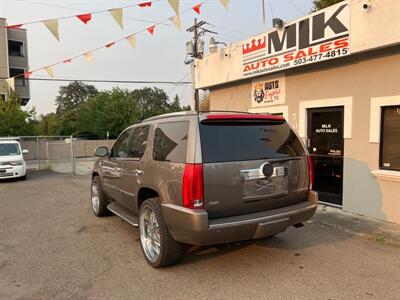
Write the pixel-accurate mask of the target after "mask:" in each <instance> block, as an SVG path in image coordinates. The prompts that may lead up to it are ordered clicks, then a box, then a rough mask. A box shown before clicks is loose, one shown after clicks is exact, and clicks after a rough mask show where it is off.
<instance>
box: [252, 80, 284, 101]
mask: <svg viewBox="0 0 400 300" xmlns="http://www.w3.org/2000/svg"><path fill="white" fill-rule="evenodd" d="M284 103H285V75H284V74H274V75H271V76H268V77H267V78H265V77H264V78H260V79H256V80H253V82H252V85H251V106H252V107H262V106H270V105H277V104H284Z"/></svg>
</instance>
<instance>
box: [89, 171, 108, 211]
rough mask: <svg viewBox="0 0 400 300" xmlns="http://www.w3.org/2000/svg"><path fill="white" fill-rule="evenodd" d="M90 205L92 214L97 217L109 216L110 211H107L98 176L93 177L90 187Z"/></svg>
mask: <svg viewBox="0 0 400 300" xmlns="http://www.w3.org/2000/svg"><path fill="white" fill-rule="evenodd" d="M90 190H91V194H90V197H91V204H92V210H93V213H94V214H95V215H96V216H97V217H103V216H108V215H110V211H109V210H108V209H107V205H108V199H107V197H106V195H104V192H103V189H102V188H101V184H100V178H99V176H94V177H93V179H92V185H91V189H90Z"/></svg>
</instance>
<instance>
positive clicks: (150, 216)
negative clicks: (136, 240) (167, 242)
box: [139, 206, 161, 262]
mask: <svg viewBox="0 0 400 300" xmlns="http://www.w3.org/2000/svg"><path fill="white" fill-rule="evenodd" d="M139 228H140V242H141V244H142V247H143V251H144V253H145V255H146V256H147V258H148V259H149V260H150V261H151V262H155V261H156V260H157V258H158V256H159V255H160V247H161V242H160V240H161V239H160V228H159V225H158V221H157V217H156V215H155V213H154V211H153V209H151V207H149V206H145V207H143V208H142V210H141V213H140V218H139Z"/></svg>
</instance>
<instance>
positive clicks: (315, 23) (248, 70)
mask: <svg viewBox="0 0 400 300" xmlns="http://www.w3.org/2000/svg"><path fill="white" fill-rule="evenodd" d="M349 33H350V7H349V5H348V4H347V3H344V4H343V2H342V3H340V4H337V5H334V6H331V7H329V8H327V9H324V10H322V11H319V12H315V13H313V14H311V15H309V16H308V17H307V18H305V19H299V20H297V21H295V22H293V23H289V24H285V25H284V27H283V28H281V29H277V30H274V31H271V32H268V33H264V34H261V35H258V36H255V37H253V38H251V39H249V40H247V41H245V42H243V43H242V44H241V46H242V49H241V50H242V75H243V77H252V76H257V75H260V74H268V73H272V72H276V71H279V70H285V69H289V68H293V67H298V66H303V65H307V64H311V63H316V62H320V61H325V60H329V59H335V58H338V57H343V56H346V55H349V54H350V40H349Z"/></svg>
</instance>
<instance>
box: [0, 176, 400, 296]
mask: <svg viewBox="0 0 400 300" xmlns="http://www.w3.org/2000/svg"><path fill="white" fill-rule="evenodd" d="M89 185H90V176H88V175H81V176H74V177H73V176H70V175H65V174H64V175H62V174H57V173H53V172H36V173H33V174H29V175H28V180H26V181H7V182H0V207H1V208H0V299H65V298H72V299H86V298H91V299H111V298H113V299H145V298H146V299H161V298H163V299H190V298H194V299H197V298H199V299H209V298H215V299H243V298H253V299H398V298H399V295H400V284H399V282H400V248H398V247H395V246H393V245H387V244H384V243H381V242H379V241H375V240H368V239H365V238H362V237H360V236H357V235H353V234H350V233H347V232H345V231H343V230H340V229H337V228H333V227H331V226H326V225H324V224H322V223H320V222H315V221H311V222H308V223H307V224H305V226H304V227H302V228H300V229H295V228H290V229H289V230H287V231H286V232H285V233H282V234H280V235H278V236H277V237H274V238H270V239H265V240H260V241H256V242H243V243H238V244H235V245H222V246H217V247H206V248H198V249H196V248H192V249H191V250H190V251H191V252H190V253H188V254H187V255H186V257H185V258H184V259H183V261H182V262H181V263H180V264H178V265H176V266H173V267H169V268H166V269H153V268H151V267H150V266H149V265H147V263H146V262H145V260H144V258H143V257H142V253H141V250H140V246H139V241H138V234H137V230H136V229H135V228H133V227H131V226H130V225H128V224H127V223H125V222H123V221H122V220H121V219H120V218H118V217H116V216H111V217H106V218H101V219H99V218H96V217H94V215H93V214H92V212H91V208H90V204H89V203H90V201H89Z"/></svg>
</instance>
